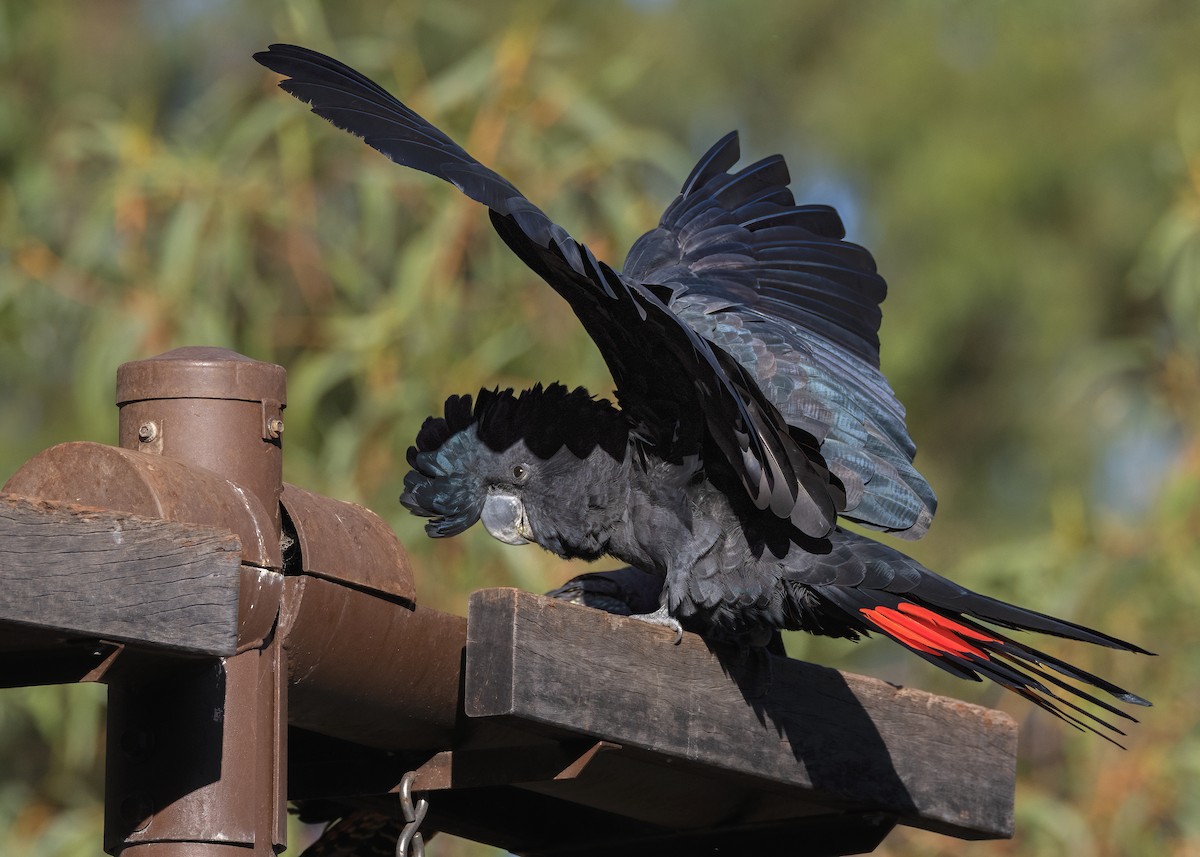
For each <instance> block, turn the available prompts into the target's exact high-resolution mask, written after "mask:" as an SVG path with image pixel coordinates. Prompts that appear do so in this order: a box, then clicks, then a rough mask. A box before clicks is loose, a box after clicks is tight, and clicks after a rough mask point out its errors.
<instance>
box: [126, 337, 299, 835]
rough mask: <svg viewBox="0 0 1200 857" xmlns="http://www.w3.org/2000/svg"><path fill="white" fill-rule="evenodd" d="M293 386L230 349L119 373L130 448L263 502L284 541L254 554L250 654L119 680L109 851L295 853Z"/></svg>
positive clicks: (247, 626) (246, 649)
mask: <svg viewBox="0 0 1200 857" xmlns="http://www.w3.org/2000/svg"><path fill="white" fill-rule="evenodd" d="M284 376H285V373H284V370H283V368H282V367H280V366H276V365H273V364H269V363H261V362H259V361H256V360H251V359H250V358H248V357H244V356H242V355H240V354H236V353H234V352H232V351H227V350H225V349H219V348H181V349H178V350H176V351H171V352H168V353H166V354H163V355H160V356H158V357H155V358H151V359H149V360H141V361H137V362H133V363H126V364H125V365H123V366H121V367H120V368H119V369H118V370H117V405H118V407H119V408H120V443H121V446H122V447H124V448H126V449H129V450H138V451H140V452H143V453H146V454H149V455H161V456H164V457H168V458H173V459H177V460H180V461H183V462H185V463H187V464H189V465H192V466H199V467H203V468H206V469H208V470H210V471H213V472H214V473H216V474H217V475H218V476H220V477H223V478H224V479H226V480H228V481H229V482H230V483H232V484H233V485H234V486H235V487H236V489H237V490H238V491H239V492H241V493H244V494H245V495H246V502H247V504H248V505H250V506H252V507H258V506H261V507H262V508H261V512H262V516H261V518H260V520H269V521H271V522H273V524H274V532H273V533H272V534H270V538H271V539H272V540H273V543H271V544H264V545H257V546H253V549H252V550H244V554H243V556H244V559H243V568H242V587H241V609H240V614H239V616H240V623H239V634H238V654H236V655H235V656H233V657H231V658H221V659H219V660H216V661H199V660H198V661H196V662H195V663H192V664H189V663H186V662H174V663H172V664H171V665H170V666H169V667H168V668H166V669H160V670H157V671H148V670H130V671H128V672H127V673H126V677H125V678H118V679H116V680H114V681H113V682H112V683H111V684H110V690H109V714H108V757H107V771H106V779H107V790H106V803H105V836H104V845H105V850H106V851H108V852H109V853H110V854H124V855H133V857H212V855H218V854H235V853H236V854H238V855H246V857H249V855H272V854H275V853H278V852H279V851H281V850H282V849H283V847H284V845H285V829H286V827H285V825H286V796H285V793H284V792H285V788H286V787H285V783H286V781H287V777H286V768H285V764H286V759H285V746H286V731H287V710H286V708H287V706H286V699H287V694H286V688H285V684H284V683H285V681H286V675H287V670H286V666H285V664H284V663H283V657H284V656H283V649H282V646H281V645H280V642H279V640H278V639H277V635H276V634H275V627H276V620H277V617H278V614H279V605H280V595H281V593H282V591H283V575H282V573H281V565H282V562H281V560H280V559H279V556H280V551H279V536H280V512H279V496H280V492H281V491H282V446H281V434H282V432H283V419H282V410H283V407H284V404H285V392H284ZM243 547H244V548H246V547H247V546H243ZM246 557H257V558H258V559H257V560H253V561H254V562H256V563H261V565H258V564H256V565H249V564H246V560H245V558H246ZM264 557H266V558H267V559H266V562H265V563H264V562H263V559H262V558H264ZM264 566H265V567H264Z"/></svg>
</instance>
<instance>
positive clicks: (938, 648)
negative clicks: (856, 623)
mask: <svg viewBox="0 0 1200 857" xmlns="http://www.w3.org/2000/svg"><path fill="white" fill-rule="evenodd" d="M859 612H860V613H862V615H863V616H864V617H865V618H866V620H867V621H868V622H870V623H871V624H872V625H874V626H875V627H876V628H878V629H879V630H880V631H882V632H883V633H885V634H887V635H888V636H889V637H892V638H893V639H895V640H898V641H899V642H901V643H903V644H904V645H906V646H908V647H909V648H912V649H916V650H917V651H919V652H926V653H928V654H931V655H959V656H961V655H966V654H971V655H975V656H977V657H980V658H983V659H985V660H987V659H988V654H987V652H985V651H984V650H983V649H981V648H979V647H977V646H973V645H971V644H970V643H968V642H967V640H979V641H983V642H988V643H1001V642H1003V641H1002V640H999V639H997V638H996V637H989V636H987V635H986V634H981V633H980V632H979V631H976V630H975V629H973V628H968V627H967V626H966V625H962V624H960V623H958V622H955V621H954V620H952V619H947V618H946V617H945V616H941V615H939V614H937V613H934V612H933V611H932V610H929V609H928V608H925V607H922V606H921V605H919V604H913V603H912V602H911V601H901V602H900V603H899V604H898V605H896V609H892V608H891V607H872V608H865V607H864V608H863V609H861V610H860V611H859Z"/></svg>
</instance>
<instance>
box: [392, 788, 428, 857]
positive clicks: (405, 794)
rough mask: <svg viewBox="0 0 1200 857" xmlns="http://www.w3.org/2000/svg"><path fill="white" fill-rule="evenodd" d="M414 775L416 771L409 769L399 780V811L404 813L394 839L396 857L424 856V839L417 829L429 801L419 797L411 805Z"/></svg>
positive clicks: (423, 817)
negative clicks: (402, 826) (401, 827)
mask: <svg viewBox="0 0 1200 857" xmlns="http://www.w3.org/2000/svg"><path fill="white" fill-rule="evenodd" d="M416 777H417V772H416V771H409V772H408V773H407V774H405V775H404V779H402V780H401V781H400V811H401V812H403V813H404V829H403V830H401V831H400V838H399V839H398V840H397V841H396V857H425V839H424V837H423V836H421V834H420V833H418V832H417V830H418V828H420V826H421V822H422V821H424V820H425V813H426V812H427V811H428V810H429V801H427V800H425V798H421V799H420V800H419V801H417V803H416V805H415V806H414V805H413V799H412V784H413V780H414V779H416Z"/></svg>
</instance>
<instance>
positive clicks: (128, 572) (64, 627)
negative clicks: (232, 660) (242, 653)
mask: <svg viewBox="0 0 1200 857" xmlns="http://www.w3.org/2000/svg"><path fill="white" fill-rule="evenodd" d="M240 561H241V547H240V544H239V542H238V539H237V537H236V536H234V535H232V534H230V533H228V532H225V531H222V530H217V529H213V528H211V527H202V526H195V525H190V524H179V523H174V522H170V521H162V520H157V519H154V518H144V517H140V516H137V515H130V514H126V513H123V512H112V511H106V510H99V509H90V508H85V507H81V506H76V505H73V504H70V503H60V502H48V501H38V500H30V499H27V498H24V497H20V496H17V495H14V494H0V623H14V624H15V625H19V626H25V627H28V628H31V629H40V630H41V631H51V632H54V633H56V634H58V635H61V636H66V637H80V638H92V639H101V640H112V641H118V642H127V643H137V644H141V645H147V646H156V647H165V648H168V649H170V650H172V651H175V652H181V653H189V654H199V655H217V656H225V655H232V654H233V653H234V650H235V649H236V641H237V630H238V590H239V586H240V575H239V566H240Z"/></svg>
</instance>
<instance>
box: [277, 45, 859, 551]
mask: <svg viewBox="0 0 1200 857" xmlns="http://www.w3.org/2000/svg"><path fill="white" fill-rule="evenodd" d="M254 58H255V59H256V60H257V61H258V62H260V63H261V64H262V65H264V66H266V67H267V68H269V69H271V70H272V71H275V72H277V73H279V74H281V75H284V76H285V77H286V78H288V79H287V80H284V81H282V82H281V83H280V86H281V87H282V88H283V89H284V90H285V91H286V92H289V93H291V94H292V95H294V96H296V97H297V98H299V99H300V100H302V101H305V102H307V103H308V104H309V105H311V107H312V110H313V112H314V113H316V114H317V115H318V116H321V117H323V118H325V119H327V120H329V121H330V122H332V123H333V124H334V125H336V126H337V127H339V128H342V129H344V130H346V131H349V132H350V133H352V134H355V135H357V136H360V137H362V138H363V140H364V141H365V142H366V143H367V145H369V146H371V147H372V148H374V149H376V150H378V151H379V152H381V153H383V154H384V155H386V156H387V157H389V158H391V159H392V160H393V161H395V162H396V163H399V164H402V165H404V166H408V167H412V168H413V169H417V170H421V171H423V172H426V173H429V174H430V175H433V176H436V177H438V178H440V179H444V180H445V181H448V182H450V183H451V184H453V185H454V186H456V187H457V188H458V189H459V190H461V191H462V192H463V193H464V194H466V195H467V196H469V197H470V198H471V199H474V200H475V201H477V202H480V203H483V204H484V205H486V206H487V207H488V208H489V209H490V210H491V218H492V223H493V225H494V226H495V228H496V230H497V232H499V234H500V236H501V237H502V238H503V239H504V241H505V242H506V243H507V244H508V245H509V247H510V248H512V250H513V251H514V252H515V253H516V254H517V255H518V256H519V257H520V258H521V259H522V260H523V261H524V262H525V263H526V264H527V265H528V266H529V267H530V268H532V269H533V270H534V271H535V272H536V273H538V274H539V275H540V276H541V277H542V278H543V279H545V280H546V282H547V283H549V284H550V285H551V286H552V287H553V288H554V289H555V291H557V292H558V293H559V294H560V295H562V296H563V297H564V298H565V299H566V300H567V302H568V303H569V304H570V305H571V308H572V309H573V310H574V311H575V314H576V315H577V316H578V317H579V319H580V321H581V322H582V323H583V326H584V328H585V329H586V330H587V332H588V335H589V336H591V338H592V339H593V340H594V341H595V343H596V345H597V347H598V348H599V350H600V353H601V355H602V356H603V357H604V360H605V362H606V363H607V364H608V367H609V370H610V371H611V372H612V375H613V380H614V382H615V383H616V385H617V394H618V398H619V401H620V403H621V406H622V410H623V411H625V412H626V413H627V414H628V416H629V419H630V421H631V424H632V425H633V426H634V429H635V431H637V432H639V433H640V435H641V436H642V437H644V438H645V439H646V440H647V441H648V442H650V443H653V444H655V445H656V446H658V447H660V449H662V450H663V451H664V452H665V453H666V454H667V455H671V454H674V455H685V454H690V453H694V452H698V451H700V450H701V449H703V448H708V449H711V448H712V447H715V449H716V451H718V452H719V454H720V455H721V457H722V458H724V459H725V460H726V462H727V463H728V466H729V468H730V469H731V470H732V472H733V473H735V474H736V476H737V478H738V479H739V480H740V481H741V483H742V484H743V486H744V487H745V489H746V491H747V493H748V494H749V496H750V498H751V499H752V500H753V501H754V503H755V505H756V506H757V507H758V508H760V509H770V510H771V512H773V513H774V514H775V515H777V516H779V517H781V518H784V519H788V520H791V521H792V522H793V523H794V524H795V525H796V526H797V527H798V528H800V529H801V530H802V531H803V532H805V533H807V534H809V535H813V536H818V537H820V536H823V535H825V534H826V533H828V532H829V530H830V529H831V528H832V526H833V522H834V520H835V518H836V514H837V510H836V508H835V505H834V501H833V499H832V497H831V495H830V491H829V487H828V479H829V475H828V471H827V470H826V469H825V468H824V467H823V464H822V462H821V460H820V457H819V455H817V454H816V453H815V443H814V444H810V446H811V449H810V450H809V451H808V452H807V454H806V450H805V449H804V448H803V447H802V446H801V443H800V442H798V441H797V440H796V439H795V438H794V437H793V432H792V431H791V430H790V429H789V427H788V425H787V424H786V422H785V421H784V419H783V417H782V416H781V415H780V413H779V411H778V410H777V409H776V407H775V406H774V405H773V404H772V403H771V401H770V400H769V399H768V398H767V396H766V395H765V394H764V393H763V392H762V390H761V389H760V388H759V385H758V384H757V383H756V382H755V379H754V377H753V376H752V375H751V374H750V372H748V371H747V369H746V368H745V367H744V366H743V365H742V364H740V363H739V362H738V361H736V360H735V359H733V358H732V357H731V356H730V355H729V354H728V353H726V352H725V351H723V350H722V349H721V348H720V347H718V346H716V345H714V344H713V343H712V342H711V341H710V340H708V339H705V338H704V337H702V336H701V335H700V334H698V333H697V332H696V331H695V330H694V329H693V327H692V326H690V325H689V324H687V323H686V322H685V321H683V320H682V319H680V317H679V316H677V315H676V314H675V313H674V312H672V311H671V309H669V308H668V306H667V304H666V303H665V302H664V300H665V298H667V297H668V295H669V290H667V291H664V290H660V289H658V288H656V287H655V286H653V285H643V284H642V283H639V282H636V281H635V280H632V279H630V278H628V277H623V276H621V275H620V274H618V273H617V272H615V271H614V270H613V269H612V268H610V267H609V266H608V265H606V264H604V263H603V262H600V261H598V260H597V259H596V258H595V256H593V255H592V253H591V251H589V250H588V248H587V247H585V246H584V245H582V244H580V243H578V242H577V241H575V240H573V239H572V238H571V236H570V235H569V234H567V232H566V230H564V229H563V228H562V227H561V226H558V225H557V224H555V223H553V222H552V221H551V220H550V219H549V218H548V217H547V216H546V215H545V214H544V213H543V212H542V211H541V210H540V209H538V208H537V207H536V206H535V205H533V203H531V202H530V201H529V200H527V199H526V198H525V197H524V196H523V195H522V194H521V193H520V191H518V190H517V189H516V188H515V187H514V186H513V185H512V184H511V183H510V182H508V181H507V180H505V179H504V178H502V177H501V176H499V175H497V174H496V173H494V172H492V171H491V170H490V169H488V168H487V167H485V166H483V165H482V164H480V163H479V162H478V161H476V160H475V159H474V158H472V157H471V156H470V155H469V154H467V152H466V151H464V150H463V149H462V148H461V147H459V146H458V145H457V144H456V143H454V141H452V140H451V139H450V138H449V137H447V136H446V135H445V134H443V133H442V132H441V131H439V130H438V129H437V128H435V127H433V126H432V125H431V124H429V123H428V122H427V121H425V120H424V119H422V118H421V117H420V116H418V115H417V114H416V113H414V112H413V111H412V110H410V109H409V108H408V107H406V106H404V105H403V104H401V103H400V102H399V101H398V100H396V99H395V98H394V97H393V96H391V95H390V94H389V93H388V92H387V91H385V90H384V89H383V88H382V87H380V86H379V85H378V84H376V83H374V82H373V81H371V80H370V79H368V78H366V77H365V76H363V75H362V74H360V73H358V72H357V71H355V70H353V69H351V68H349V67H348V66H346V65H344V64H342V63H340V62H338V61H337V60H334V59H331V58H330V57H327V56H325V55H323V54H319V53H316V52H315V51H311V50H308V49H306V48H300V47H295V46H291V45H272V46H271V47H270V49H269V50H268V51H265V52H262V53H258V54H255V56H254ZM710 463H711V464H714V465H715V464H716V462H710Z"/></svg>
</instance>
